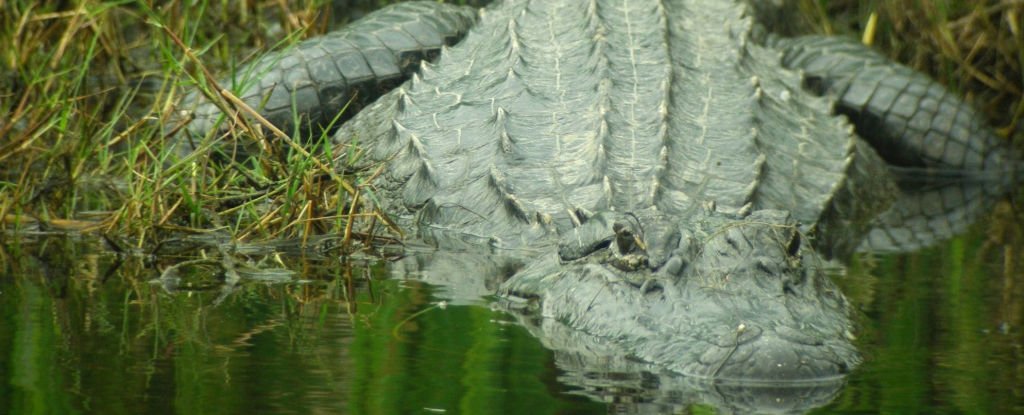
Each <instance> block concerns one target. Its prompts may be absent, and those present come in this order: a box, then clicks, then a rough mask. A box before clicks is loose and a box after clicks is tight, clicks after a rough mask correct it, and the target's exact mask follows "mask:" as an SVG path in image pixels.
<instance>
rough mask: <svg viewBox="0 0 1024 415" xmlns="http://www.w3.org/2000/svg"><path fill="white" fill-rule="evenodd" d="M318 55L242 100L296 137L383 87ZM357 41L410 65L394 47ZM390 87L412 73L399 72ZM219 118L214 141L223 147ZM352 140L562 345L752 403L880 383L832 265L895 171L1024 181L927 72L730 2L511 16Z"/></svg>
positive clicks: (323, 126)
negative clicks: (798, 32) (1009, 175)
mask: <svg viewBox="0 0 1024 415" xmlns="http://www.w3.org/2000/svg"><path fill="white" fill-rule="evenodd" d="M403 7H412V8H428V9H430V10H433V11H434V13H436V16H439V17H436V18H435V19H424V17H423V15H422V10H421V11H418V12H416V13H408V12H407V11H403V9H402V8H403ZM389 13H390V14H389ZM403 13H408V14H403ZM417 13H418V14H417ZM471 13H472V12H470V11H467V9H465V8H457V7H452V6H443V5H436V4H435V5H428V4H418V5H413V6H408V5H406V6H396V7H395V8H393V9H389V10H385V11H381V12H379V14H378V15H377V17H374V18H371V21H373V20H372V19H378V20H377V21H379V20H381V19H382V17H380V16H384V18H383V19H385V20H386V19H390V18H392V17H394V16H398V17H395V20H402V19H401V18H402V17H403V16H405V17H406V18H408V19H407V20H409V21H416V22H423V21H424V20H428V21H429V20H433V21H432V22H427V23H429V24H435V25H436V27H435V28H434V29H431V30H433V32H431V33H461V32H463V31H464V30H463V29H464V28H463V26H462V25H466V26H467V27H468V26H469V25H470V24H471V23H472V22H473V20H474V18H472V15H471ZM394 25H395V26H394V27H399V26H401V25H400V24H399V23H394ZM375 27H376V26H375ZM388 27H391V26H388ZM375 30H376V29H375ZM380 30H381V31H382V32H381V33H390V32H388V29H387V27H384V28H383V29H380ZM403 30H404V31H405V32H408V31H409V30H410V29H408V28H406V29H403ZM424 30H425V29H424ZM428 31H429V30H428ZM359 33H360V26H359V25H358V24H356V25H354V26H353V27H352V28H350V29H349V31H348V32H342V33H341V34H336V35H333V36H339V37H345V36H348V37H358V36H360V35H359ZM362 36H365V34H363V35H362ZM436 38H437V39H435V40H434V43H433V45H436V47H440V45H441V44H443V43H447V42H446V39H445V37H444V36H436ZM380 39H384V38H383V37H382V38H380ZM307 42H311V43H304V44H300V45H299V46H297V47H296V49H295V51H292V52H285V54H284V55H283V56H284V58H283V59H282V57H281V56H276V55H275V56H276V57H274V58H266V59H264V60H262V61H260V62H258V63H256V64H255V65H254V67H255V68H263V69H260V70H257V71H256V72H257V73H260V72H264V73H266V74H265V75H263V76H265V77H264V78H263V79H265V80H266V79H271V81H266V82H261V83H260V84H259V85H257V86H255V87H253V88H250V89H249V90H247V92H246V93H244V94H242V95H243V96H244V97H249V98H250V99H252V100H253V101H254V102H256V103H264V104H266V103H268V102H269V103H273V104H274V106H273V107H272V108H269V109H266V111H267V112H268V113H269V114H271V115H276V116H277V119H278V120H280V121H279V123H280V124H279V125H281V126H283V127H285V128H286V129H288V130H291V129H293V128H294V129H293V131H302V132H309V131H314V132H316V131H323V130H329V129H332V128H331V127H330V126H329V125H331V126H333V125H334V124H335V122H334V121H336V117H335V116H336V114H334V113H332V111H337V109H340V108H341V107H343V106H344V105H343V104H341V103H342V102H347V101H346V100H347V99H348V98H350V97H351V95H347V94H350V92H349V91H350V90H351V88H352V86H353V84H354V82H351V80H352V79H359V81H358V82H356V83H360V85H364V84H362V82H376V81H375V80H376V79H377V78H376V77H375V76H373V75H365V76H363V77H361V78H360V77H354V78H353V77H346V76H345V75H344V74H345V73H346V71H349V69H347V68H345V67H343V65H342V64H341V63H339V62H341V60H340V59H337V60H332V58H331V56H332V55H331V50H329V49H325V48H324V46H323V45H324V42H325V41H324V40H313V41H307ZM317 42H319V43H317ZM346 42H350V44H356V45H358V44H361V43H360V42H364V43H365V42H369V43H373V42H378V43H380V44H382V45H384V47H385V48H386V49H388V48H390V49H388V50H391V51H392V52H393V53H392V55H393V56H395V57H399V56H401V53H400V52H401V51H400V50H398V49H400V48H399V47H397V46H396V47H391V44H390V43H389V41H387V40H386V39H385V40H379V39H378V40H377V41H370V40H363V41H357V40H351V39H349V40H346ZM428 43H429V42H428ZM314 44H315V45H316V46H315V47H314V46H311V45H314ZM354 49H355V48H353V50H354ZM312 50H317V52H315V53H310V52H309V51H312ZM321 52H323V53H321ZM782 52H785V54H784V53H782ZM350 53H351V52H350V51H348V50H347V49H346V51H345V52H339V56H341V55H344V56H346V57H348V56H351V55H350ZM385 55H386V54H385ZM363 56H370V55H368V54H364V55H363ZM289 59H291V60H289ZM367 59H369V58H367ZM399 60H400V59H399ZM276 61H282V62H283V61H288V64H289V65H290V66H288V68H300V69H302V70H303V71H305V72H302V71H295V70H293V69H289V70H288V71H285V70H278V69H275V66H274V64H273V63H272V62H276ZM367 62H368V61H367ZM326 63H329V64H326ZM261 65H262V66H261ZM318 65H319V66H318ZM787 65H790V66H798V67H799V68H800V69H802V70H805V71H806V73H807V74H808V75H809V76H805V74H804V73H803V72H802V71H801V70H794V69H791V68H788V67H787ZM364 66H365V67H368V68H373V67H374V66H373V65H372V64H371V63H365V65H364ZM325 67H327V68H329V69H324V68H325ZM394 67H396V68H397V67H400V65H394ZM837 68H838V69H837ZM388 71H390V72H391V73H405V72H408V70H407V68H405V69H399V70H397V71H396V70H391V69H388V70H383V71H378V72H388ZM350 72H351V71H350ZM363 72H364V73H365V71H363ZM334 73H336V74H337V75H333V76H334V78H333V79H332V78H331V76H332V75H331V74H334ZM371 73H373V71H371ZM808 81H813V82H810V83H811V84H813V86H814V87H815V88H816V89H814V90H808V89H806V88H805V86H806V85H807V84H808ZM282 88H283V89H282ZM360 88H362V89H360V90H368V88H363V87H360ZM279 91H285V92H279ZM275 94H276V95H281V96H283V97H285V98H288V99H284V98H277V97H275V96H276V95H275ZM282 94H284V95H282ZM302 94H305V96H303V95H302ZM346 97H348V98H346ZM288 101H292V102H297V103H299V104H300V105H299V106H305V107H312V108H315V112H316V115H315V116H302V115H301V114H303V112H301V111H300V110H299V109H293V108H292V106H290V105H287V102H288ZM324 103H330V105H327V104H324ZM836 103H838V105H839V108H838V110H839V111H840V112H843V113H845V114H847V115H849V116H850V118H851V119H853V120H854V121H856V122H857V127H858V128H859V130H858V131H859V132H860V134H859V135H858V134H857V133H854V131H853V127H852V125H851V124H849V123H848V122H847V119H846V118H844V117H839V116H835V115H834V108H833V107H834V105H836ZM264 108H267V107H266V106H265V107H264ZM204 111H205V112H204ZM292 111H296V112H298V113H299V114H300V116H299V117H298V118H297V119H295V118H289V117H287V116H282V114H285V115H287V114H290V113H292ZM196 114H199V115H200V116H201V117H200V118H202V116H204V114H216V111H213V110H209V107H201V109H200V110H197V111H196ZM304 117H305V118H304ZM325 120H327V121H325ZM200 121H202V122H200V123H197V124H196V127H195V128H194V130H193V131H194V132H205V131H207V130H209V129H210V128H211V125H210V124H209V123H208V122H207V121H209V120H208V119H201V120H200ZM295 121H298V122H295ZM275 122H278V121H275ZM897 130H898V131H897ZM860 135H871V136H872V137H878V138H877V139H872V140H871V141H872V143H873V144H874V143H875V142H897V143H903V144H897V145H895V146H888V147H880V146H877V145H876V147H875V148H877V149H878V151H880V152H883V154H882V156H881V157H880V156H879V154H877V153H876V150H875V149H873V148H872V147H871V146H869V145H868V144H867V143H866V142H865V141H863V140H862V139H861V138H860ZM979 137H980V138H979ZM333 143H334V145H335V146H336V147H338V149H336V150H335V151H334V154H339V153H343V152H344V151H343V150H341V148H343V147H347V146H355V147H358V148H359V149H360V151H365V154H366V156H367V157H366V159H365V160H364V161H365V162H366V163H369V164H374V163H387V166H386V169H385V170H384V172H383V174H381V175H379V176H378V177H377V178H375V180H374V181H373V182H372V183H370V184H371V185H372V189H373V192H374V194H375V196H376V199H375V200H376V201H377V202H378V203H380V204H381V208H382V209H383V210H384V211H385V212H388V213H389V214H392V215H394V216H395V217H397V218H399V219H400V222H401V223H403V224H404V226H406V227H407V228H409V229H411V230H414V234H415V235H416V236H417V237H418V238H420V239H423V240H427V241H430V242H432V243H434V244H435V245H436V246H438V247H439V248H441V249H442V250H443V249H465V247H466V246H467V245H482V246H486V247H487V248H486V249H487V251H486V252H487V253H488V255H490V256H492V257H494V258H496V259H495V260H496V261H500V260H502V258H508V259H507V263H509V264H516V265H517V266H515V267H512V268H513V269H512V270H511V271H510V272H508V274H509V275H510V276H509V277H508V278H507V279H504V280H503V281H502V284H501V286H500V288H499V289H498V292H499V293H500V294H502V295H503V296H505V297H506V298H525V299H527V300H529V301H528V302H527V304H530V305H528V306H525V307H521V308H524V309H529V310H531V311H537V312H539V315H540V316H541V320H542V321H543V325H547V326H557V327H561V328H563V329H568V330H570V331H573V332H576V333H581V334H582V335H584V336H586V337H588V338H590V339H596V341H597V342H599V343H605V344H607V345H609V347H610V348H611V349H614V353H618V354H620V355H622V356H631V357H634V358H638V359H640V360H643V361H645V362H649V363H652V364H654V365H656V366H658V367H661V368H665V369H668V370H671V371H673V372H676V373H681V374H685V375H690V376H695V377H702V378H711V379H716V380H729V381H734V382H741V383H743V382H755V383H757V382H780V381H781V382H815V381H831V380H834V379H836V378H839V377H841V376H842V375H843V374H845V373H847V372H848V371H849V370H850V369H851V368H853V367H854V366H856V365H857V364H858V363H859V361H860V357H859V356H858V354H857V352H856V350H855V348H854V347H853V345H852V344H851V342H850V339H851V337H852V332H853V327H852V324H851V323H850V319H849V315H848V314H849V312H850V311H849V306H848V305H847V303H846V300H845V298H844V297H843V295H842V294H841V293H840V292H839V291H838V290H837V289H836V288H835V286H834V285H833V284H832V283H831V281H829V279H828V277H827V276H826V275H825V273H824V270H823V267H822V266H821V264H822V261H823V259H822V256H825V257H843V256H846V255H848V254H849V253H851V252H852V251H853V250H854V249H855V248H856V247H857V246H858V245H859V244H860V242H861V240H862V238H863V235H864V234H865V233H866V232H867V230H868V228H869V226H870V224H871V222H872V221H873V220H874V219H875V218H876V217H877V216H878V215H879V214H880V213H881V212H883V211H884V210H885V209H886V208H887V207H888V206H889V205H890V204H891V203H892V202H893V200H895V199H896V198H897V196H898V194H899V192H898V190H897V189H896V187H895V186H894V183H893V180H892V177H891V176H890V173H889V168H888V165H887V163H886V162H885V161H883V157H884V158H885V159H886V160H889V161H890V162H901V163H907V164H909V165H911V166H913V167H920V168H931V167H941V168H947V169H955V170H963V171H985V170H998V169H1001V168H1004V167H1005V166H1007V165H1009V163H1010V162H1009V161H1008V159H1009V156H1007V155H1006V153H1005V152H1004V151H1003V150H1002V149H1001V148H1000V147H999V145H998V144H997V142H996V141H995V138H994V137H993V136H992V135H991V133H990V132H988V130H987V129H986V128H985V127H984V126H983V125H982V124H981V123H980V121H978V120H977V119H976V117H975V116H974V114H973V112H972V111H970V109H969V108H968V107H966V106H965V105H964V104H962V103H960V102H959V101H958V100H956V99H955V98H953V97H952V95H950V94H949V93H948V92H946V91H945V90H944V89H941V87H939V86H937V85H936V84H935V83H934V82H932V81H930V80H928V79H927V78H925V77H923V76H922V75H918V74H915V73H913V72H911V71H910V70H908V69H906V68H903V67H899V66H895V65H893V64H890V63H888V62H885V61H883V60H882V59H881V58H879V57H878V56H877V55H873V54H871V52H869V51H867V50H866V49H863V48H862V47H859V46H850V44H849V43H842V42H835V41H828V40H822V39H821V38H811V39H809V40H808V39H803V40H786V39H771V37H770V36H767V35H765V34H763V31H762V30H760V28H759V26H758V24H757V23H756V22H755V21H754V12H753V11H752V10H751V9H750V8H749V6H748V5H747V3H745V2H739V1H711V0H680V1H666V2H661V1H612V0H594V1H587V2H578V1H570V0H558V1H551V0H543V1H540V0H538V1H528V0H514V1H504V2H498V3H496V4H494V5H492V6H490V7H488V8H487V9H484V10H483V11H482V12H481V13H480V16H479V18H478V21H477V22H476V23H475V25H473V26H472V28H471V29H469V30H468V32H467V34H466V35H465V37H464V38H463V39H461V41H459V42H458V43H457V44H456V45H455V46H453V47H452V48H451V49H445V50H444V51H443V52H442V53H440V58H439V59H438V61H437V62H436V63H435V64H423V65H422V67H421V69H420V70H419V73H418V75H413V76H412V80H411V81H409V82H407V83H404V84H402V85H400V86H398V87H397V88H395V89H394V90H393V91H391V92H388V93H386V94H384V95H383V96H381V97H380V98H379V99H377V100H376V101H375V102H373V103H372V104H369V105H368V106H367V107H366V108H365V109H363V110H362V111H360V112H359V113H358V114H357V115H355V116H354V117H353V118H352V119H351V120H347V121H346V122H344V123H343V124H342V125H341V126H340V128H339V129H338V130H337V132H336V133H335V135H334V139H333ZM936 146H938V147H936ZM936 148H938V149H936ZM538 252H539V253H538ZM520 265H521V266H520ZM471 274H472V273H471V272H470V273H467V276H466V277H465V278H471V276H469V275H471ZM550 330H554V329H552V328H551V327H548V328H543V329H542V330H541V331H540V332H541V333H545V332H549V331H550ZM542 336H543V334H542Z"/></svg>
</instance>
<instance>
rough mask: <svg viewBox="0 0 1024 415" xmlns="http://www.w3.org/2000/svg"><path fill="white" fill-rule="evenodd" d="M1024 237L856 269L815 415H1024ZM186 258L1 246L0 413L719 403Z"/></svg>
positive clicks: (955, 245) (419, 308) (327, 289)
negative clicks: (843, 361) (856, 364)
mask: <svg viewBox="0 0 1024 415" xmlns="http://www.w3.org/2000/svg"><path fill="white" fill-rule="evenodd" d="M1020 232H1021V230H1020V229H1019V226H1016V225H1013V226H1006V225H995V226H994V225H988V224H981V225H979V226H975V228H974V230H973V231H972V232H970V233H969V234H968V235H967V236H964V237H960V238H958V239H955V240H952V241H949V242H946V243H942V244H940V245H939V246H937V247H933V248H930V249H927V250H925V251H922V252H919V253H916V254H913V255H895V256H875V257H865V258H862V259H860V260H858V261H857V262H856V263H855V264H854V265H853V267H851V269H850V271H849V272H848V273H847V275H846V276H843V277H841V280H842V281H841V285H843V286H844V290H845V291H846V293H847V295H848V296H849V297H850V298H851V300H853V301H854V303H856V304H857V306H858V308H859V309H860V313H859V314H860V320H861V321H860V326H861V328H860V332H859V333H858V335H859V340H858V343H859V345H860V348H861V350H862V351H863V353H864V355H865V357H866V362H865V364H864V365H863V366H861V367H860V368H859V369H858V370H857V371H856V372H855V373H854V374H853V375H852V376H850V378H849V379H848V382H847V385H846V386H845V387H844V388H842V389H841V390H839V391H838V394H837V396H835V397H834V398H831V400H825V401H824V402H822V404H825V403H827V404H826V405H825V406H824V407H822V408H819V409H818V410H817V411H819V412H821V413H880V412H881V413H1012V412H1018V413H1021V412H1024V350H1022V347H1024V346H1022V345H1024V334H1022V333H1024V332H1022V330H1021V325H1022V323H1024V322H1022V313H1024V309H1022V304H1024V295H1022V292H1024V288H1022V281H1024V278H1022V276H1021V271H1020V270H1019V268H1020V267H1019V266H1018V265H1017V262H1018V261H1019V260H1018V259H1017V258H1016V257H1015V255H1017V254H1019V252H1020V250H1019V249H1018V248H1016V247H1015V246H1014V244H1007V243H1006V242H1005V241H1004V240H1003V238H1009V237H1015V236H1016V235H1019V234H1020ZM1017 246H1019V245H1017ZM175 261H180V259H178V260H176V259H174V258H161V259H160V260H158V261H157V260H150V259H147V258H144V257H137V256H136V257H127V258H121V259H119V258H118V257H117V256H116V255H114V254H113V253H111V252H110V251H109V250H107V249H103V248H102V244H101V243H100V242H99V241H95V240H91V239H87V240H81V239H78V238H73V237H52V238H45V239H31V240H23V241H21V242H19V243H17V244H13V243H12V242H11V241H8V242H7V243H6V247H5V248H4V249H2V250H0V263H3V267H2V268H0V269H2V270H3V274H2V277H0V413H11V414H35V413H54V414H70V413H102V414H121V413H182V414H184V413H188V414H195V413H218V414H220V413H249V412H253V413H387V414H406V413H495V412H504V413H531V414H539V413H604V412H607V411H610V410H612V409H616V410H637V411H640V412H644V411H652V410H657V411H675V412H684V413H715V410H714V409H713V408H712V407H713V406H715V405H723V403H722V401H721V400H720V399H719V398H715V399H711V402H709V403H706V404H705V403H700V399H705V398H706V397H705V398H700V397H694V396H690V395H686V394H685V393H683V394H680V395H672V394H668V395H666V394H665V393H655V392H652V391H654V390H657V389H658V388H659V387H660V388H664V387H665V385H668V384H669V383H668V380H667V379H666V378H665V377H664V375H658V374H651V375H650V376H649V377H647V376H642V377H640V378H638V379H632V380H631V379H621V378H617V377H616V376H617V374H615V373H605V374H601V373H598V372H593V371H591V372H588V373H583V374H581V373H572V371H573V369H572V362H570V361H569V360H566V359H565V357H564V356H556V355H555V354H553V353H552V352H550V351H548V350H546V349H544V348H543V347H542V346H541V344H540V343H539V342H538V341H537V340H536V339H535V338H533V337H532V336H531V335H530V334H529V333H527V331H526V330H525V329H524V328H522V327H521V326H519V325H517V324H515V323H513V321H514V318H513V317H512V316H510V315H507V314H505V313H503V312H500V311H494V310H492V308H491V307H489V306H488V304H487V302H485V301H483V300H481V301H480V302H479V303H478V304H476V305H472V304H467V305H448V306H447V307H439V306H438V305H437V302H438V301H439V300H440V299H439V298H438V296H437V294H438V292H439V291H438V289H437V288H436V287H431V286H428V285H426V284H423V283H419V282H416V281H414V280H403V279H395V278H393V276H394V275H393V274H394V273H393V272H389V271H388V270H387V267H386V266H385V265H384V264H383V263H374V262H372V261H350V262H348V263H345V262H343V261H341V260H339V259H337V258H334V257H331V256H326V257H319V258H314V259H308V258H307V259H303V258H284V259H283V261H284V262H283V265H284V266H286V267H287V268H288V269H291V270H293V271H295V273H294V274H292V275H287V274H279V275H278V274H272V275H275V276H274V278H273V279H266V276H265V275H264V276H263V277H259V276H248V277H245V278H243V280H242V282H240V283H239V284H238V285H236V286H234V287H231V288H229V286H228V285H225V284H222V283H220V282H219V281H218V280H217V277H218V276H217V275H216V274H217V273H216V272H213V271H210V269H212V268H210V269H207V268H203V267H202V266H199V267H194V268H192V269H190V270H189V271H188V272H184V271H183V273H182V275H183V278H182V279H180V280H174V281H170V280H165V281H164V282H163V283H160V282H157V281H155V279H156V278H157V277H159V276H160V274H161V271H163V270H166V269H167V268H168V267H170V266H171V265H172V264H173V263H174V262H175ZM262 261H263V263H262V264H261V265H260V266H261V267H264V268H273V267H279V266H281V264H276V263H275V260H274V259H273V258H263V259H262ZM389 274H390V275H391V276H389ZM259 278H264V279H265V280H264V281H260V280H259ZM172 283H173V284H172ZM175 284H176V285H175ZM580 379H588V380H585V381H583V383H585V384H584V385H581V384H580ZM602 382H603V383H602ZM601 385H607V386H606V387H602V386H601ZM623 385H633V386H632V387H624V386H623ZM584 394H585V395H588V396H589V397H588V396H582V395H584ZM673 396H675V397H673ZM694 400H697V402H693V401H694ZM734 404H735V405H736V407H737V408H749V407H750V406H749V405H750V404H749V403H747V404H739V403H734ZM726 406H728V405H726ZM755 407H756V406H755Z"/></svg>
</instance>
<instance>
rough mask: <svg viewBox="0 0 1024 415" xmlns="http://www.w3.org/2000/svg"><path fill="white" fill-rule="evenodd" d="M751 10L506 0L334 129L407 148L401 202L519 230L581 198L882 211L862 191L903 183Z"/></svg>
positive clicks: (551, 221) (540, 226)
mask: <svg viewBox="0 0 1024 415" xmlns="http://www.w3.org/2000/svg"><path fill="white" fill-rule="evenodd" d="M748 14H749V13H748V10H747V9H746V6H745V5H744V4H743V3H740V2H723V1H709V0H685V1H668V2H622V1H613V0H598V1H591V2H585V3H584V4H582V5H580V4H577V3H576V2H551V1H527V0H524V1H508V2H503V3H500V4H497V5H495V7H493V8H490V9H487V10H485V12H484V13H483V14H482V18H481V22H480V23H479V24H478V25H477V26H476V27H475V28H474V29H473V30H471V31H470V33H469V34H468V35H467V37H466V38H465V39H464V41H463V42H462V43H460V44H459V45H458V46H457V47H454V48H452V49H450V50H445V51H444V52H443V53H442V57H441V59H440V60H439V62H438V63H437V64H435V65H424V68H423V69H422V71H421V74H420V76H419V77H414V78H413V80H412V82H411V83H409V84H406V85H404V86H403V87H400V88H398V89H397V90H395V91H394V92H392V93H390V94H388V95H386V96H385V97H383V99H382V100H380V101H378V103H377V104H375V105H374V106H373V107H371V108H369V109H368V110H367V111H363V112H362V113H361V114H359V115H358V116H357V117H356V118H355V119H353V120H352V122H349V123H348V124H347V125H346V126H344V127H343V128H342V130H340V131H339V133H338V134H337V135H336V138H335V139H336V142H337V143H339V144H356V145H359V146H361V147H364V148H368V149H369V150H370V154H371V156H372V157H371V158H372V159H374V160H379V161H380V160H383V161H388V162H389V163H390V165H389V168H388V170H387V172H386V173H385V174H383V175H382V176H381V178H380V179H379V180H378V181H377V183H376V185H377V186H378V189H380V191H381V192H380V193H381V201H382V202H383V203H385V204H386V205H388V206H386V207H385V208H386V209H387V210H388V211H392V212H406V213H408V214H410V215H412V214H415V215H416V218H417V219H418V220H419V221H420V223H426V224H430V225H431V227H432V228H441V229H449V230H455V231H458V232H463V233H469V234H475V235H479V236H482V237H486V238H493V239H498V240H501V241H502V242H503V243H507V244H509V245H517V244H519V243H530V242H533V241H535V240H536V238H537V237H538V235H544V234H547V233H549V231H551V230H558V229H564V228H565V227H568V226H572V225H573V224H574V223H573V221H574V218H575V217H576V215H574V214H573V213H572V212H578V211H579V210H589V211H601V210H617V211H638V210H642V209H649V208H653V209H656V210H658V211H661V212H663V213H665V214H669V215H682V216H686V215H691V214H692V213H693V212H694V210H696V209H702V208H706V207H709V206H714V208H715V209H716V210H719V211H725V212H742V211H746V210H750V209H762V208H769V209H782V210H788V211H790V212H792V214H793V216H794V217H795V218H797V219H798V220H800V221H801V222H803V223H805V224H814V223H819V221H822V220H829V221H833V222H835V223H834V224H830V226H834V227H839V224H840V222H842V223H843V224H848V223H850V222H851V218H853V219H852V221H853V222H857V221H859V220H861V218H866V217H870V216H873V215H874V214H875V213H877V209H876V206H870V207H868V208H862V206H863V205H856V204H855V203H854V201H855V200H856V199H864V198H870V200H880V201H883V202H880V205H881V206H883V207H884V201H885V200H888V196H891V195H889V194H888V188H887V187H886V186H885V185H884V181H882V182H883V184H882V185H877V186H876V185H875V183H877V182H879V181H877V180H872V179H870V177H872V176H874V177H885V174H884V173H881V169H882V165H883V163H882V162H881V161H880V160H879V159H878V158H877V156H875V155H874V153H873V151H872V150H870V149H869V148H867V147H866V146H864V145H861V144H859V143H858V140H857V139H856V137H855V136H854V135H853V134H851V128H850V126H849V125H848V124H846V123H845V121H843V120H842V119H839V118H836V117H832V116H831V115H830V110H831V106H830V102H829V101H827V100H826V99H825V98H820V97H814V96H811V95H809V94H807V93H806V92H804V91H803V90H802V89H801V85H800V77H799V76H798V74H796V73H794V72H791V71H788V70H786V69H785V68H782V67H781V65H780V64H779V56H778V54H777V53H775V52H773V51H770V50H768V49H766V48H764V47H762V46H761V45H759V44H757V43H756V42H754V41H753V40H752V37H751V31H752V29H753V27H754V24H753V22H752V19H751V18H750V17H749V16H748ZM851 183H856V184H859V186H851V185H850V184H851ZM830 212H831V213H830ZM826 213H828V214H826Z"/></svg>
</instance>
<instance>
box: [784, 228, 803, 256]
mask: <svg viewBox="0 0 1024 415" xmlns="http://www.w3.org/2000/svg"><path fill="white" fill-rule="evenodd" d="M786 253H787V254H789V256H792V257H795V256H796V254H799V253H800V232H797V231H793V235H792V236H790V237H789V244H787V245H786Z"/></svg>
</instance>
